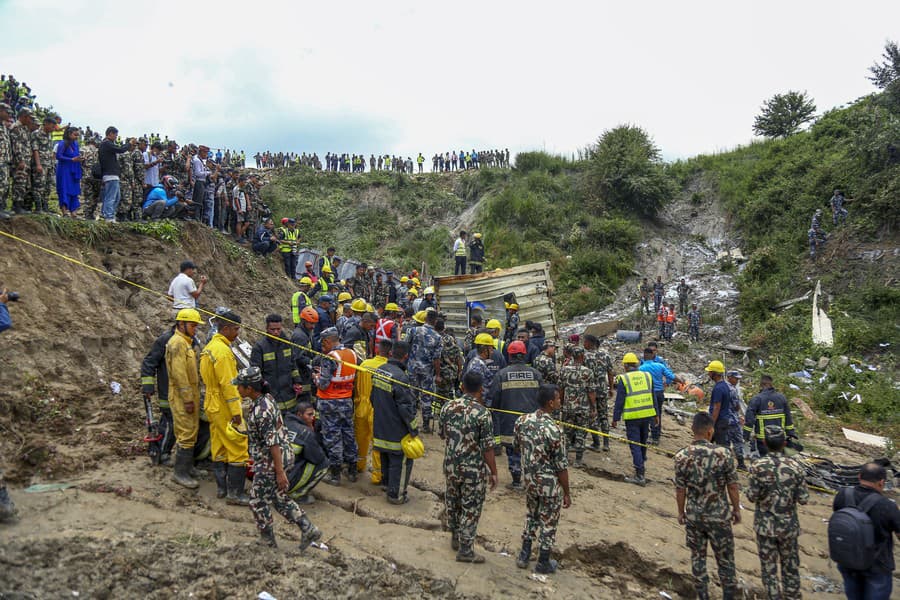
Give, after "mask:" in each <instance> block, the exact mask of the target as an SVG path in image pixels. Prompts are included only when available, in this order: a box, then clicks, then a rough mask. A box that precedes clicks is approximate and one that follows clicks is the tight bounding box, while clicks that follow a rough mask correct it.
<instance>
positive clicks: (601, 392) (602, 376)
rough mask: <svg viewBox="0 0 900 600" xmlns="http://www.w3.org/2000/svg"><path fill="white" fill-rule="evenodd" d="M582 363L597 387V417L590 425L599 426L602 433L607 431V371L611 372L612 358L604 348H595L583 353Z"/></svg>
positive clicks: (605, 438)
mask: <svg viewBox="0 0 900 600" xmlns="http://www.w3.org/2000/svg"><path fill="white" fill-rule="evenodd" d="M584 364H585V366H586V367H588V368H589V369H590V370H591V371H592V372H593V373H594V378H595V379H596V383H597V387H596V388H594V389H595V391H596V392H597V418H596V420H595V421H594V422H593V423H591V427H593V428H595V429H596V428H597V427H599V428H600V431H602V432H603V433H607V434H608V433H609V378H608V377H607V373H612V370H613V364H612V358H610V356H609V353H607V352H606V350H603V349H600V348H597V349H596V350H590V351H586V352H585V353H584ZM594 438H595V439H594V444H595V445H596V444H598V443H599V439H596V438H598V436H597V435H596V434H594ZM603 439H604V441H605V442H606V443H607V444H608V443H609V438H608V437H604V438H603Z"/></svg>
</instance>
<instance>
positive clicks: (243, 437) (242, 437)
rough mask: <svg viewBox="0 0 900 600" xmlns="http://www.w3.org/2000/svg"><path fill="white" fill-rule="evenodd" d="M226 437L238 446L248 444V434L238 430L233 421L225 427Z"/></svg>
mask: <svg viewBox="0 0 900 600" xmlns="http://www.w3.org/2000/svg"><path fill="white" fill-rule="evenodd" d="M225 437H226V438H228V439H229V440H230V441H232V442H235V443H236V444H246V443H247V432H245V431H241V430H240V429H237V428H236V427H235V426H234V423H232V422H231V421H228V425H226V426H225Z"/></svg>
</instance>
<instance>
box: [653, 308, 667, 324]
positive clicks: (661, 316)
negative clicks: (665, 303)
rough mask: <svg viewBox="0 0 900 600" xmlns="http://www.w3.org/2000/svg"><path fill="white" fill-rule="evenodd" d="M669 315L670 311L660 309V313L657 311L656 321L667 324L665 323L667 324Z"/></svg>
mask: <svg viewBox="0 0 900 600" xmlns="http://www.w3.org/2000/svg"><path fill="white" fill-rule="evenodd" d="M668 314H669V311H668V310H667V309H665V308H661V309H659V311H657V313H656V320H657V321H658V322H659V323H665V322H666V317H667V316H668Z"/></svg>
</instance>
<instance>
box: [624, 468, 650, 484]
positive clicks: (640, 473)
mask: <svg viewBox="0 0 900 600" xmlns="http://www.w3.org/2000/svg"><path fill="white" fill-rule="evenodd" d="M625 483H633V484H634V485H639V486H641V487H644V486H645V485H647V480H646V479H644V470H643V469H635V470H634V477H626V478H625Z"/></svg>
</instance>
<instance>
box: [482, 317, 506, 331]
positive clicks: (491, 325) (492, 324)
mask: <svg viewBox="0 0 900 600" xmlns="http://www.w3.org/2000/svg"><path fill="white" fill-rule="evenodd" d="M485 327H487V328H488V329H500V328H501V327H502V325H500V321H498V320H497V319H491V320H490V321H488V322H487V325H485Z"/></svg>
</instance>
